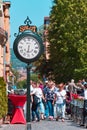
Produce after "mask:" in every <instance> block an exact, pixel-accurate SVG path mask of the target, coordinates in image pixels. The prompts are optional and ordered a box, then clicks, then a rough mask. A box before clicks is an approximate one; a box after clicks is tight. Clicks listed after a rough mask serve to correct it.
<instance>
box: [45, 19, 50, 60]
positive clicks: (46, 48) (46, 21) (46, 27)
mask: <svg viewBox="0 0 87 130" xmlns="http://www.w3.org/2000/svg"><path fill="white" fill-rule="evenodd" d="M49 22H50V20H49V17H44V46H45V56H46V60H49V53H48V46H49V42H48V40H47V36H48V26H49Z"/></svg>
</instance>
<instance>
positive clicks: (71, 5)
mask: <svg viewBox="0 0 87 130" xmlns="http://www.w3.org/2000/svg"><path fill="white" fill-rule="evenodd" d="M48 30H49V34H48V40H49V42H50V46H49V47H48V50H49V52H50V62H51V67H52V70H53V71H52V75H53V77H54V79H55V80H56V82H61V81H65V82H66V81H69V80H70V79H71V78H77V76H78V75H80V76H79V77H81V76H82V77H84V76H86V77H84V78H87V75H86V73H87V69H86V68H87V67H86V68H85V65H86V64H87V58H86V57H87V1H86V0H54V5H53V7H52V10H51V12H50V25H49V29H48ZM84 72H85V74H84Z"/></svg>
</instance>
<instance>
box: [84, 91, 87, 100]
mask: <svg viewBox="0 0 87 130" xmlns="http://www.w3.org/2000/svg"><path fill="white" fill-rule="evenodd" d="M84 98H85V99H87V89H85V90H84Z"/></svg>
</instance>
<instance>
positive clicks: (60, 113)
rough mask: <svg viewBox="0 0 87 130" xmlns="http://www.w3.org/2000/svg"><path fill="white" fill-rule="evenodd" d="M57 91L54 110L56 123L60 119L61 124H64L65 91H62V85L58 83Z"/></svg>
mask: <svg viewBox="0 0 87 130" xmlns="http://www.w3.org/2000/svg"><path fill="white" fill-rule="evenodd" d="M58 88H59V90H58V91H57V92H56V107H57V108H56V109H57V118H56V121H58V119H59V118H61V119H62V122H64V119H65V108H66V103H65V100H66V91H65V90H64V84H63V83H60V84H59V85H58Z"/></svg>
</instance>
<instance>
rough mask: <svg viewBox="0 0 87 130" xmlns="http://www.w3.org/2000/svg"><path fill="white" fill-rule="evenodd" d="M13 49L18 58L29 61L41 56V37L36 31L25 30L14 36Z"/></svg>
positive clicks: (42, 48)
mask: <svg viewBox="0 0 87 130" xmlns="http://www.w3.org/2000/svg"><path fill="white" fill-rule="evenodd" d="M13 50H14V53H15V55H16V57H17V58H18V59H19V60H21V61H23V62H25V63H31V62H34V61H36V60H37V59H38V58H39V57H40V56H41V54H42V53H43V52H44V46H43V42H42V39H41V38H40V36H38V35H37V34H36V33H31V32H25V33H22V34H20V35H18V36H17V37H16V39H15V41H14V44H13Z"/></svg>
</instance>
